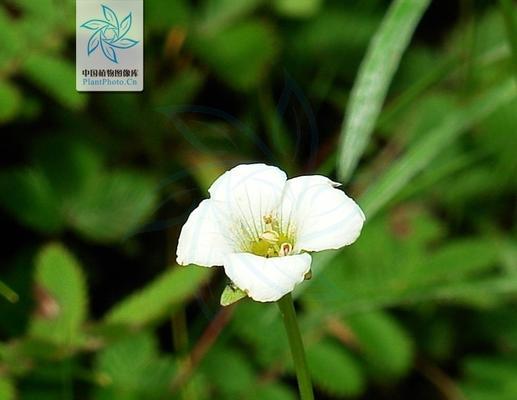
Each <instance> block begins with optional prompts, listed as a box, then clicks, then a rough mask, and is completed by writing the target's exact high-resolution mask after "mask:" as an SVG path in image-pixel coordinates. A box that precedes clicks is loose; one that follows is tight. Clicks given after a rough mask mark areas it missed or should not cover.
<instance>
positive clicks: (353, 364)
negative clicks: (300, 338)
mask: <svg viewBox="0 0 517 400" xmlns="http://www.w3.org/2000/svg"><path fill="white" fill-rule="evenodd" d="M307 363H308V365H309V370H310V371H311V375H312V378H313V380H314V384H315V385H317V386H318V387H319V388H321V390H323V391H325V392H327V393H330V394H333V395H338V396H357V395H359V394H360V393H362V392H363V390H364V387H365V381H364V375H363V372H362V371H361V367H360V365H359V363H358V362H357V361H356V360H355V359H354V358H353V357H352V355H351V354H350V353H349V352H348V351H347V350H346V349H345V348H344V347H342V346H338V345H336V344H334V343H332V342H330V341H322V342H319V343H316V344H314V345H312V346H310V347H309V348H308V349H307Z"/></svg>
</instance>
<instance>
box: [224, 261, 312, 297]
mask: <svg viewBox="0 0 517 400" xmlns="http://www.w3.org/2000/svg"><path fill="white" fill-rule="evenodd" d="M310 268H311V256H310V255H309V254H307V253H303V254H298V255H294V256H287V257H271V258H265V257H260V256H256V255H254V254H249V253H233V254H229V255H228V256H227V257H226V258H225V260H224V272H225V273H226V275H227V276H228V277H229V278H230V279H231V280H232V282H233V283H234V284H235V285H236V286H237V287H238V288H239V289H241V290H243V291H245V292H246V293H247V294H248V296H250V297H251V298H252V299H253V300H256V301H276V300H278V299H280V298H281V297H283V296H284V295H286V294H287V293H289V292H291V291H292V290H293V289H294V287H295V286H296V284H297V283H300V282H302V281H303V279H304V276H305V274H306V273H307V272H309V270H310Z"/></svg>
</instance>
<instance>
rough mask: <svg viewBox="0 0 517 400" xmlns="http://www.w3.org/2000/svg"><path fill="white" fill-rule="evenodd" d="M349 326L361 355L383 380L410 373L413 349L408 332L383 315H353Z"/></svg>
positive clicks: (348, 318)
mask: <svg viewBox="0 0 517 400" xmlns="http://www.w3.org/2000/svg"><path fill="white" fill-rule="evenodd" d="M346 323H347V325H348V326H349V327H350V329H351V330H352V332H353V333H354V334H355V336H356V338H357V340H358V342H359V347H360V349H361V352H362V353H363V354H364V356H365V357H366V359H367V361H368V363H369V365H370V367H371V368H372V370H373V372H374V373H375V374H376V375H377V376H378V377H379V378H382V379H386V378H387V377H398V376H401V375H403V374H405V373H407V371H408V370H409V368H410V367H411V362H412V358H413V346H412V343H411V340H410V338H409V335H408V334H407V332H406V331H405V330H404V329H403V328H402V327H401V326H400V325H399V324H398V322H397V321H396V320H395V319H394V318H392V317H390V315H389V314H387V313H384V312H373V313H365V314H356V315H351V316H349V317H347V318H346Z"/></svg>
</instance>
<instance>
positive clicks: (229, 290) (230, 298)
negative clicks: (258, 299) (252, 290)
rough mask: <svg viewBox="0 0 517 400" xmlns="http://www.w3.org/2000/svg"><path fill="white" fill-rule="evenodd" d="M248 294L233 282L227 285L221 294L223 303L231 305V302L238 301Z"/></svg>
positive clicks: (223, 304)
mask: <svg viewBox="0 0 517 400" xmlns="http://www.w3.org/2000/svg"><path fill="white" fill-rule="evenodd" d="M246 296H247V294H246V292H244V291H242V290H240V289H239V288H238V287H237V286H234V285H232V284H229V285H226V287H225V288H224V290H223V293H222V294H221V305H222V306H229V305H230V304H233V303H236V302H237V301H239V300H240V299H242V298H244V297H246Z"/></svg>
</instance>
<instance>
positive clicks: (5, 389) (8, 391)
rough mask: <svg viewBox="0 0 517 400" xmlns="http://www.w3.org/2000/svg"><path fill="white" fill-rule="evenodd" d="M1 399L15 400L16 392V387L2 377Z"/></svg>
mask: <svg viewBox="0 0 517 400" xmlns="http://www.w3.org/2000/svg"><path fill="white" fill-rule="evenodd" d="M0 399H2V400H15V399H16V392H15V389H14V385H13V384H12V383H11V381H9V380H8V379H7V378H4V377H1V376H0Z"/></svg>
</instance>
